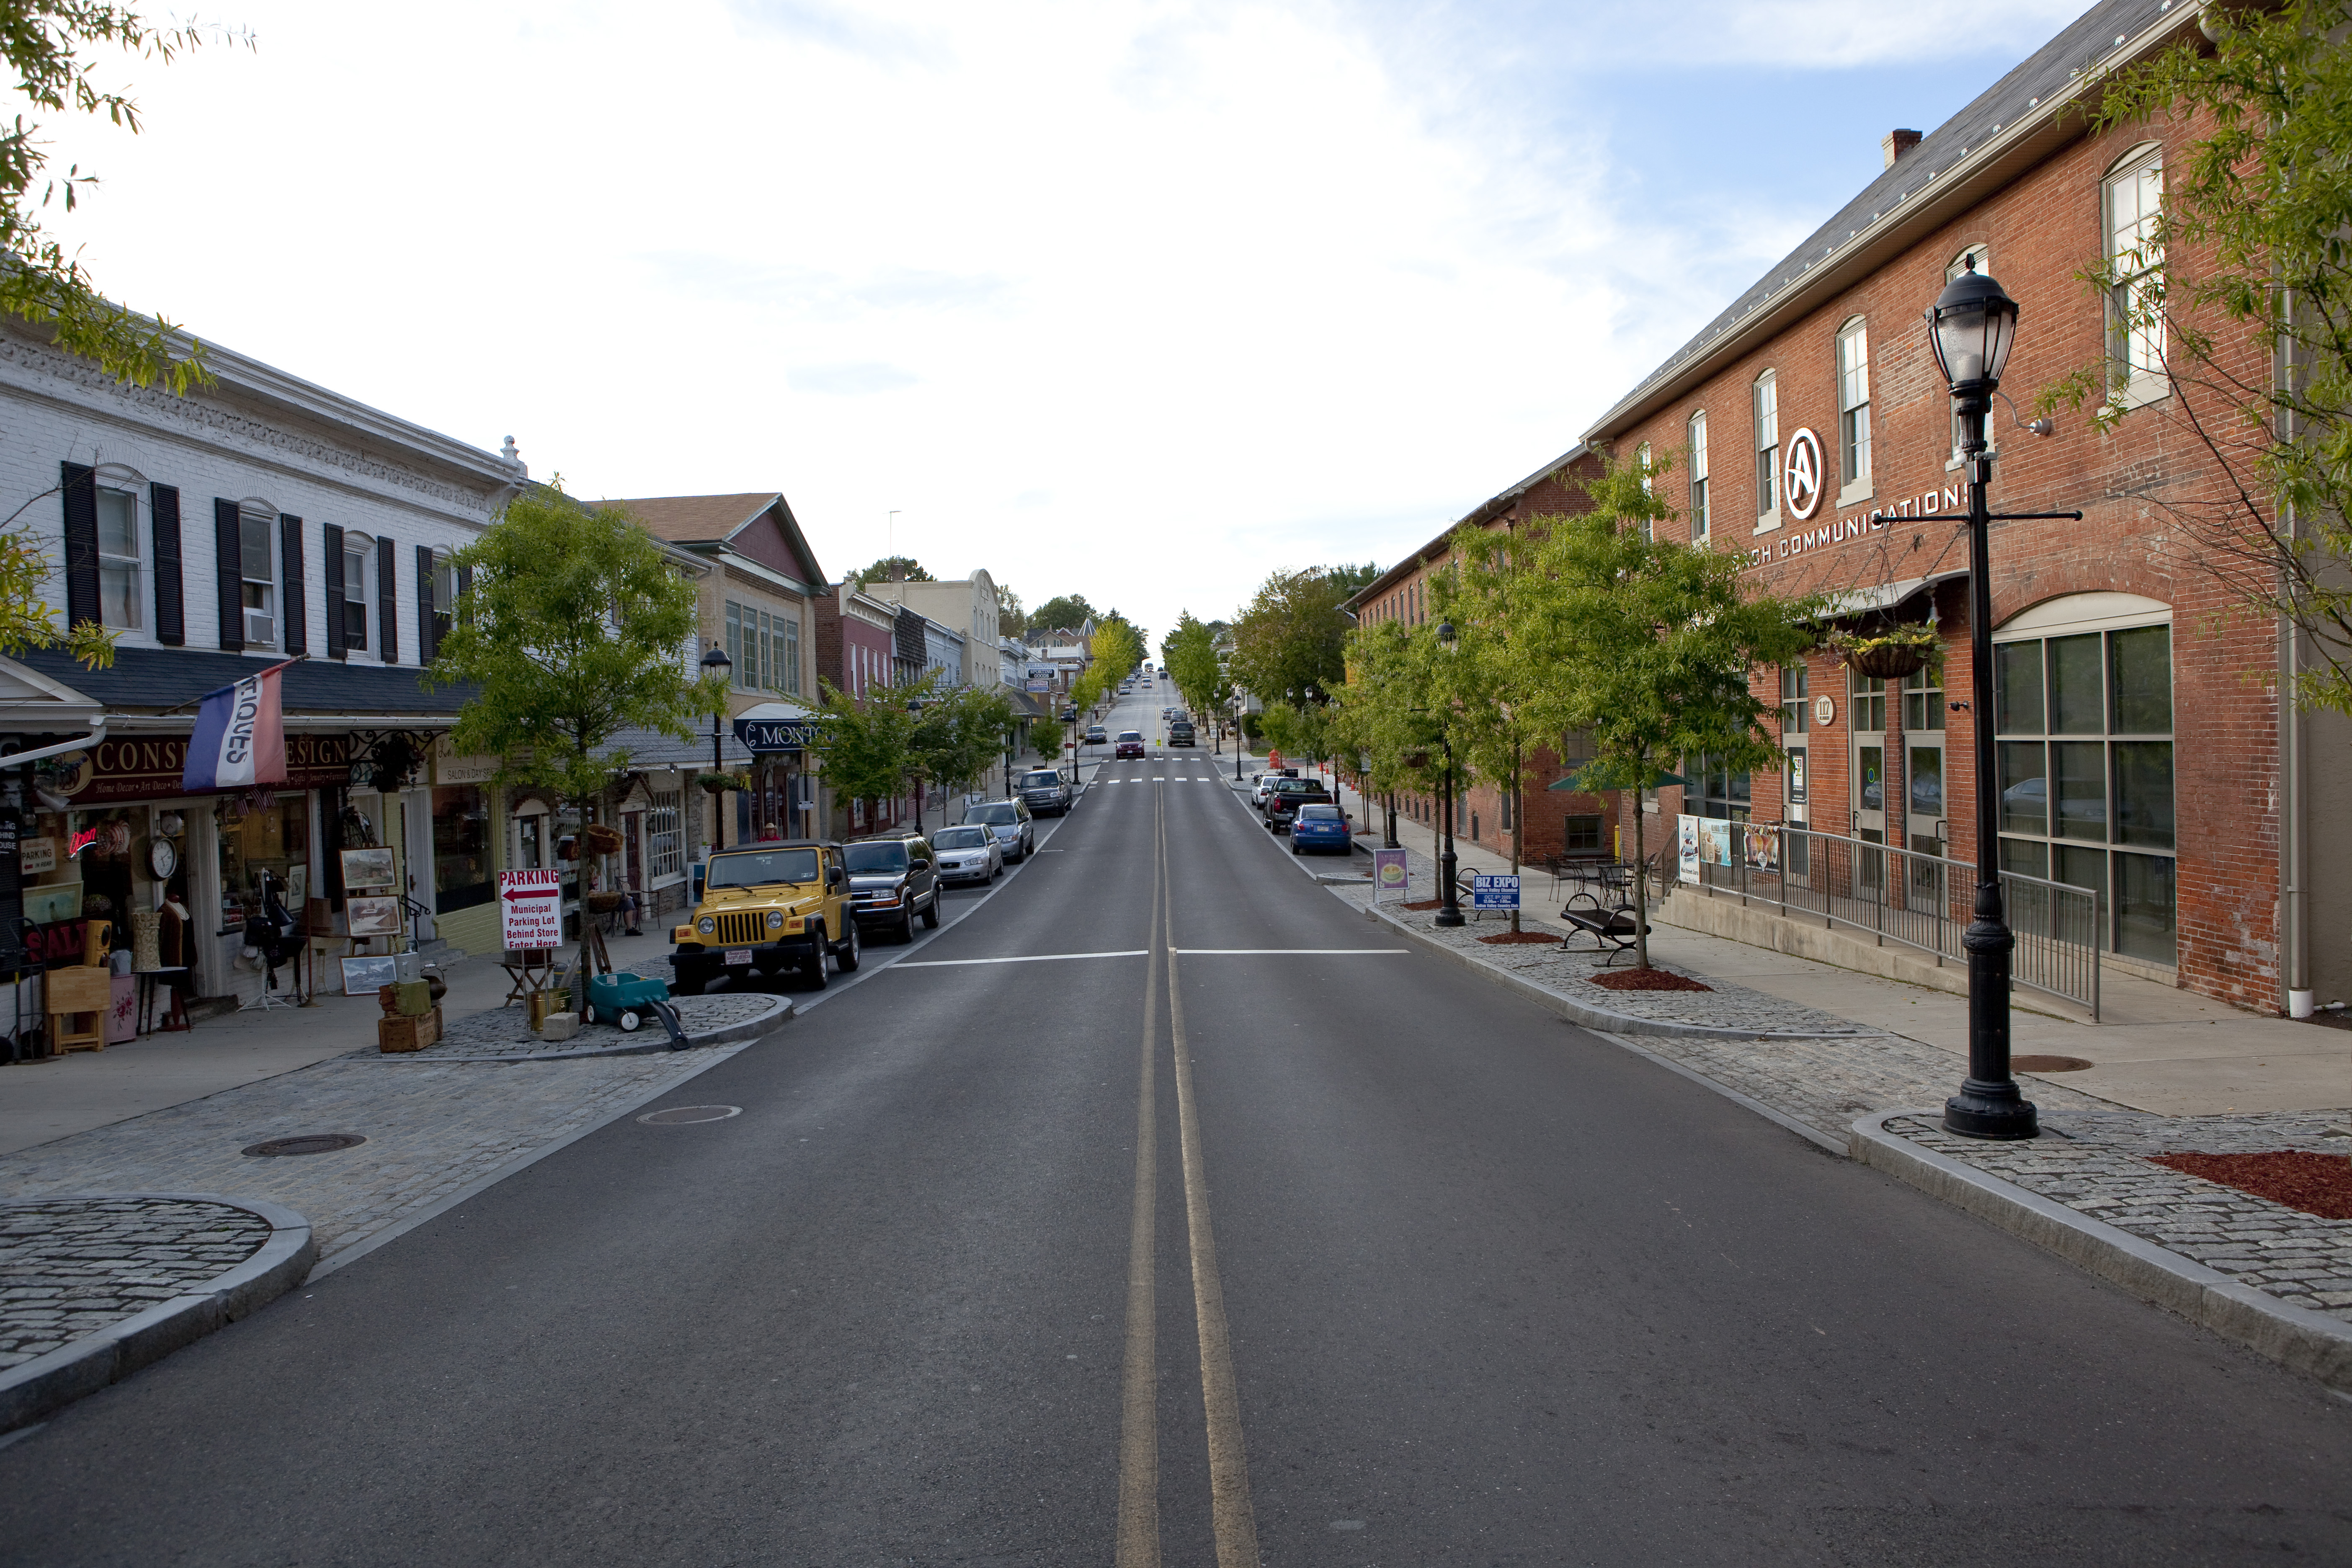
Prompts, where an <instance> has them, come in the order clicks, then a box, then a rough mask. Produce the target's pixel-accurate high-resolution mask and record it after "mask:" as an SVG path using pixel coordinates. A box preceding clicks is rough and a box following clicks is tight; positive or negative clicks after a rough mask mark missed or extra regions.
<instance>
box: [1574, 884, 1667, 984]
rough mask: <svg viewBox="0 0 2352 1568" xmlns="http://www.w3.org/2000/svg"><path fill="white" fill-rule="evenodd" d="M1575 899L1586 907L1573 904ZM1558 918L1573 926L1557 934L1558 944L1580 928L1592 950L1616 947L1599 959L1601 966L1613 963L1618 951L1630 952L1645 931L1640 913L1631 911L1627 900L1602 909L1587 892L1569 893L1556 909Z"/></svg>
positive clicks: (1646, 931) (1597, 901)
mask: <svg viewBox="0 0 2352 1568" xmlns="http://www.w3.org/2000/svg"><path fill="white" fill-rule="evenodd" d="M1579 899H1581V900H1584V901H1585V903H1586V904H1587V905H1588V906H1589V907H1588V908H1585V909H1579V908H1577V905H1576V901H1577V900H1579ZM1559 918H1560V919H1562V920H1564V921H1567V922H1568V923H1569V924H1570V925H1572V926H1574V927H1575V928H1576V931H1582V932H1583V933H1584V934H1585V935H1587V936H1589V937H1591V939H1592V946H1593V951H1595V952H1599V951H1600V950H1601V949H1602V948H1614V949H1616V952H1612V953H1611V954H1610V955H1609V956H1608V957H1607V958H1605V959H1603V960H1602V961H1601V966H1602V967H1603V968H1606V967H1608V966H1609V965H1610V964H1612V963H1616V962H1617V958H1618V954H1619V953H1626V952H1634V951H1635V948H1634V943H1635V942H1636V941H1638V940H1639V939H1640V938H1641V937H1643V936H1646V935H1647V934H1649V933H1648V930H1647V928H1645V927H1644V926H1643V925H1642V923H1641V919H1640V917H1639V916H1638V915H1636V914H1635V913H1634V912H1633V905H1632V904H1631V903H1630V902H1627V903H1620V904H1618V905H1617V906H1616V907H1615V908H1613V909H1609V910H1603V909H1602V908H1601V900H1598V899H1596V898H1594V897H1593V896H1592V895H1591V893H1571V894H1570V895H1569V899H1568V903H1567V905H1566V906H1565V907H1563V908H1562V909H1561V910H1560V911H1559ZM1576 931H1570V932H1569V933H1568V935H1567V936H1564V937H1562V938H1560V942H1559V945H1560V946H1561V947H1562V948H1566V947H1567V946H1568V944H1569V943H1570V942H1572V941H1574V940H1575V937H1576Z"/></svg>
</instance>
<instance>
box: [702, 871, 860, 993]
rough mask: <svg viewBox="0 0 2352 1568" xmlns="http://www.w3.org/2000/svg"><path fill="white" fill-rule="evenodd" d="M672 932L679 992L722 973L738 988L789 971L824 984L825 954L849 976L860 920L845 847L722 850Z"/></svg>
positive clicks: (855, 949) (852, 966)
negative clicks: (687, 914) (690, 910)
mask: <svg viewBox="0 0 2352 1568" xmlns="http://www.w3.org/2000/svg"><path fill="white" fill-rule="evenodd" d="M671 936H672V938H673V940H675V941H676V942H677V952H674V953H672V954H671V955H670V961H669V963H670V970H671V972H672V973H674V974H676V975H677V980H676V982H675V983H674V984H672V985H671V987H670V989H671V990H672V991H673V992H674V993H675V994H678V995H681V996H698V995H700V994H702V988H703V987H704V986H706V985H708V984H710V982H711V981H713V980H715V979H717V978H718V977H719V976H720V975H722V974H724V975H726V976H727V977H728V978H729V979H730V980H731V981H733V982H734V983H735V984H737V985H739V986H740V985H743V984H747V983H749V982H750V981H751V978H752V977H753V976H754V975H757V976H759V977H760V978H761V979H773V978H775V977H777V976H779V975H782V974H788V973H797V974H798V975H799V977H800V978H802V979H803V980H805V981H807V982H808V983H809V984H812V985H817V986H822V985H823V984H824V978H825V955H826V954H827V953H830V954H832V955H833V962H834V964H835V967H837V968H839V969H840V971H841V972H842V973H844V974H846V973H849V972H850V971H851V970H854V969H856V967H857V961H858V946H857V919H856V909H855V906H854V905H853V904H852V903H851V894H850V890H849V874H848V870H847V868H846V865H845V862H844V860H843V858H842V853H841V846H840V845H838V844H831V843H821V842H819V841H817V840H815V839H810V838H796V839H793V840H791V841H789V842H786V843H782V844H748V845H745V846H744V847H741V848H740V849H722V850H720V851H719V853H718V854H716V855H713V856H712V857H711V858H710V868H709V872H708V874H707V875H706V876H705V878H704V879H703V884H702V902H701V903H699V904H698V905H696V906H695V910H694V915H693V918H692V919H690V920H688V921H687V922H686V923H685V924H683V925H680V926H678V927H677V928H676V929H675V930H674V931H672V932H671Z"/></svg>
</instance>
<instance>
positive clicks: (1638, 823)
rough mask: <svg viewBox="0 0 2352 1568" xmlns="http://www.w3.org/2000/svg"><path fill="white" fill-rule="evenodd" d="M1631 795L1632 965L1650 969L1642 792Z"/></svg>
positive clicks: (1648, 897)
mask: <svg viewBox="0 0 2352 1568" xmlns="http://www.w3.org/2000/svg"><path fill="white" fill-rule="evenodd" d="M1642 816H1643V813H1642V792H1641V791H1640V790H1635V791H1633V965H1634V967H1635V968H1637V969H1647V968H1649V967H1650V875H1649V861H1648V858H1647V857H1646V856H1645V854H1644V853H1643V842H1642V838H1643V835H1642Z"/></svg>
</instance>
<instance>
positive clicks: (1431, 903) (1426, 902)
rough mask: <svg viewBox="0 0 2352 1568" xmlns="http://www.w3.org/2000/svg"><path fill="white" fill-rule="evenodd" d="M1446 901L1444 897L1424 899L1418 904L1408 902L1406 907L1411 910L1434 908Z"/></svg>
mask: <svg viewBox="0 0 2352 1568" xmlns="http://www.w3.org/2000/svg"><path fill="white" fill-rule="evenodd" d="M1444 901H1445V900H1444V899H1423V900H1421V902H1419V903H1417V904H1407V905H1405V906H1404V907H1405V908H1406V909H1409V910H1433V909H1435V908H1436V907H1437V906H1438V905H1440V904H1442V903H1444Z"/></svg>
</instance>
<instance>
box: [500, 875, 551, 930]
mask: <svg viewBox="0 0 2352 1568" xmlns="http://www.w3.org/2000/svg"><path fill="white" fill-rule="evenodd" d="M499 942H500V943H502V944H503V945H505V946H507V947H509V948H526V947H562V945H563V873H562V872H561V871H501V872H499Z"/></svg>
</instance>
